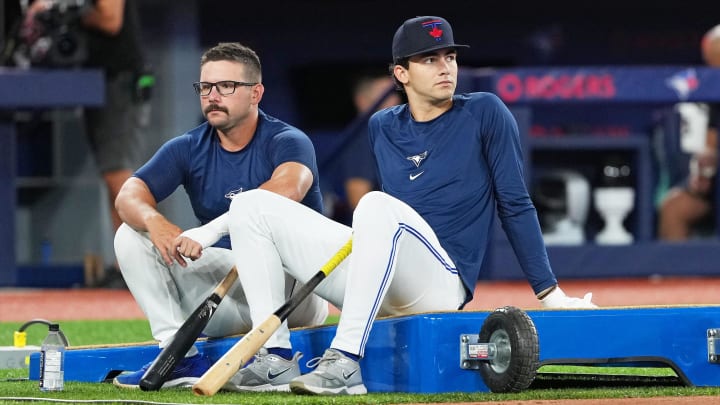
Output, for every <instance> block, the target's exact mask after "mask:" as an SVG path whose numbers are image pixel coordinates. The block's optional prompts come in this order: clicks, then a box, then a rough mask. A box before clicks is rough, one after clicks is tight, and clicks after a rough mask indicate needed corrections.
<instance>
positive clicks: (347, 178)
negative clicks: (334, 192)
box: [342, 74, 401, 211]
mask: <svg viewBox="0 0 720 405" xmlns="http://www.w3.org/2000/svg"><path fill="white" fill-rule="evenodd" d="M393 88H394V85H393V81H392V78H391V77H390V76H389V75H387V74H384V75H382V76H363V77H362V78H360V79H359V80H358V81H357V83H356V84H355V87H354V91H353V102H354V104H355V109H356V111H357V114H358V116H360V115H362V114H365V115H367V116H368V118H370V117H369V116H370V114H371V113H372V112H374V111H370V109H371V108H372V107H373V106H374V105H375V104H376V103H378V101H379V100H380V98H381V97H383V96H386V95H387V96H386V97H385V99H384V100H383V101H382V102H381V103H380V104H379V105H378V106H377V108H376V109H375V111H377V110H381V109H384V108H388V107H392V106H394V105H398V104H400V101H401V100H400V96H399V94H398V93H397V92H396V91H392V92H391V93H389V94H388V91H390V89H393ZM345 151H346V152H345V154H344V158H342V165H343V168H342V172H343V186H344V189H345V198H346V200H347V203H348V206H349V209H350V210H351V211H352V210H355V207H357V204H358V202H359V201H360V198H361V197H362V196H364V195H365V194H367V193H369V192H370V191H373V190H377V189H378V184H377V183H378V182H377V174H376V169H375V161H374V160H373V157H372V151H371V150H370V144H369V143H368V136H367V121H366V124H365V125H363V126H362V127H361V128H359V129H358V130H357V131H356V132H355V135H354V136H353V141H352V142H351V143H350V144H348V145H347V147H346V148H345Z"/></svg>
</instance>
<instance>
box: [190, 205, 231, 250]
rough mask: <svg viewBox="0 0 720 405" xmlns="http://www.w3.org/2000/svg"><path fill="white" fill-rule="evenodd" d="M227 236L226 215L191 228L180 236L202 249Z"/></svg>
mask: <svg viewBox="0 0 720 405" xmlns="http://www.w3.org/2000/svg"><path fill="white" fill-rule="evenodd" d="M227 234H228V214H227V213H225V214H223V215H220V216H219V217H217V218H215V219H213V220H212V221H210V222H208V223H207V224H205V225H203V226H199V227H197V228H191V229H188V230H186V231H185V232H183V233H181V234H180V236H184V237H186V238H190V239H192V240H194V241H195V242H197V243H199V244H200V245H202V247H203V249H205V248H207V247H209V246H212V245H214V244H215V243H216V242H217V241H219V240H220V238H222V237H223V236H225V235H227Z"/></svg>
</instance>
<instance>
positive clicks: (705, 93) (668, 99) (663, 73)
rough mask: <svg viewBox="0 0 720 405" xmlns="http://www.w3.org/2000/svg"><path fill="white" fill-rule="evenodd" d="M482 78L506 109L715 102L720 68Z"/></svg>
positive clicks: (585, 70) (534, 72) (521, 72)
mask: <svg viewBox="0 0 720 405" xmlns="http://www.w3.org/2000/svg"><path fill="white" fill-rule="evenodd" d="M482 76H485V79H488V78H489V79H490V88H491V90H490V91H492V92H493V93H495V94H497V95H498V96H499V97H500V98H501V99H502V100H503V101H504V102H505V103H507V104H514V103H557V102H572V103H583V102H590V103H593V102H604V103H608V102H610V103H613V102H638V103H676V102H681V101H710V102H714V101H720V69H717V68H709V67H700V66H660V67H580V68H557V69H553V68H550V69H548V68H518V69H493V70H486V71H483V72H481V73H479V74H478V76H477V78H478V79H479V80H483V77H482ZM488 76H489V77H488Z"/></svg>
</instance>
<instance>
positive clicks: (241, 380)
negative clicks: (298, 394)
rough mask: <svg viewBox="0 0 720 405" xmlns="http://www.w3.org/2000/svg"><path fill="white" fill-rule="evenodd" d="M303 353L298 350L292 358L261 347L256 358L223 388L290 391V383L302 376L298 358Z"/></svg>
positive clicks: (239, 390)
mask: <svg viewBox="0 0 720 405" xmlns="http://www.w3.org/2000/svg"><path fill="white" fill-rule="evenodd" d="M301 357H302V353H300V352H297V353H295V356H293V358H292V359H291V360H285V359H284V358H282V357H280V356H278V355H275V354H269V353H268V352H267V349H264V348H263V349H260V351H259V352H258V354H256V355H255V360H254V361H253V362H252V363H250V364H248V365H247V366H246V367H244V368H242V369H240V371H238V372H237V373H235V375H234V376H232V378H230V380H229V381H228V382H226V383H225V385H223V387H222V389H223V390H226V391H236V392H244V391H283V392H288V391H290V387H289V386H288V383H289V382H290V380H292V379H293V378H295V377H299V376H300V364H299V363H298V360H299V359H300V358H301Z"/></svg>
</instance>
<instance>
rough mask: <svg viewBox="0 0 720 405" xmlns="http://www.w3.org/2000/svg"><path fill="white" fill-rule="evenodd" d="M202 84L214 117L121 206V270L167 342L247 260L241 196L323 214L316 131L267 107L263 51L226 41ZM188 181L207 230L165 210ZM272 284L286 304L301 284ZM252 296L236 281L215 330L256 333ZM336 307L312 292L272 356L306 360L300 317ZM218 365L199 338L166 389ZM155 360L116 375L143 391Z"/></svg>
mask: <svg viewBox="0 0 720 405" xmlns="http://www.w3.org/2000/svg"><path fill="white" fill-rule="evenodd" d="M193 86H194V88H195V92H196V93H197V95H198V97H199V100H200V107H201V111H202V113H203V115H204V116H205V118H206V120H207V121H206V122H204V123H202V124H201V125H200V126H198V127H196V128H194V129H191V130H189V131H188V132H186V133H184V134H182V135H180V136H177V137H175V138H172V139H170V140H169V141H167V142H166V143H165V144H164V145H163V146H161V147H160V149H159V150H158V151H157V152H156V153H155V155H154V156H153V157H152V158H151V159H150V160H149V161H148V162H147V163H145V164H144V165H143V166H142V167H140V168H139V169H138V170H137V171H136V172H135V173H134V174H133V176H132V177H130V178H129V179H128V180H126V181H125V183H124V184H123V186H122V188H121V189H120V192H119V193H118V197H117V200H116V203H115V204H116V206H117V210H118V214H119V215H120V218H121V219H122V220H123V224H122V225H121V226H120V228H119V229H118V232H117V234H116V235H115V254H116V256H117V258H118V263H119V265H120V270H121V271H122V274H123V277H124V278H125V280H126V281H127V285H128V288H129V289H130V292H131V293H132V294H133V297H134V298H135V300H136V301H137V303H138V305H139V306H140V308H141V309H142V310H143V312H144V313H145V315H146V316H147V319H148V321H149V323H150V329H151V331H152V335H153V337H154V338H155V339H156V340H158V341H159V346H160V347H161V348H163V347H165V346H167V345H168V344H169V342H170V341H171V340H172V338H173V336H174V334H175V332H177V330H178V329H179V328H180V326H181V325H182V324H183V322H184V321H185V319H186V318H187V317H188V316H189V315H190V314H191V313H192V311H193V310H194V309H195V308H196V307H197V305H198V304H199V303H201V302H202V301H203V300H204V299H205V297H207V296H208V295H209V294H210V293H211V291H212V290H213V289H214V288H215V286H216V285H217V284H218V283H219V282H220V280H222V279H223V278H224V277H225V275H226V274H227V273H228V272H229V271H230V269H231V268H232V267H233V266H234V265H235V256H234V255H233V253H232V249H235V248H237V247H238V244H237V243H236V242H234V241H231V240H230V238H228V237H227V217H228V207H229V206H230V205H231V201H232V200H233V199H234V198H237V196H239V195H242V194H244V193H246V192H248V190H253V189H262V190H266V191H267V192H270V193H272V194H273V195H277V196H278V197H280V198H283V199H286V200H288V201H292V202H296V203H298V205H300V206H302V207H306V208H307V209H308V210H310V211H312V212H316V213H318V215H322V214H320V213H321V212H322V197H321V194H320V186H319V177H318V171H317V162H316V158H315V149H314V147H313V144H312V142H311V141H310V138H308V137H307V135H306V134H305V133H303V132H302V131H300V130H299V129H297V128H295V127H293V126H290V125H288V124H286V123H284V122H282V121H280V120H278V119H276V118H274V117H272V116H270V115H268V114H266V113H265V112H264V111H262V110H261V109H260V108H259V104H260V101H261V100H262V97H263V94H264V91H265V87H264V85H263V82H262V71H261V65H260V58H259V57H258V56H257V54H256V53H255V52H254V51H253V50H252V49H250V48H248V47H246V46H243V45H242V44H239V43H220V44H218V45H217V46H215V47H213V48H210V49H209V50H207V51H206V52H205V53H204V54H203V56H202V57H201V59H200V81H198V82H196V83H194V84H193ZM178 187H183V189H184V190H185V192H186V193H187V195H188V197H189V199H190V204H191V206H192V209H193V212H194V214H195V217H196V218H197V219H198V221H199V222H200V223H201V224H205V226H204V227H202V229H199V228H193V229H189V230H186V231H185V232H183V231H182V230H181V229H180V228H179V227H178V226H177V225H175V224H174V223H172V222H170V221H169V220H168V219H167V218H165V217H164V216H163V215H162V214H161V213H160V212H159V211H158V209H157V204H158V202H160V201H162V200H164V199H165V198H167V197H168V196H170V195H171V194H172V193H173V192H174V191H175V190H176V189H177V188H178ZM201 231H205V233H203V232H201ZM237 270H238V273H239V274H241V275H242V274H246V273H253V272H255V269H253V267H252V266H251V265H249V264H248V265H245V264H240V265H238V266H237ZM268 281H269V282H272V283H273V284H274V285H275V287H276V291H277V292H278V296H277V297H272V298H273V299H274V300H277V301H285V300H287V299H289V298H290V296H291V295H292V294H293V293H294V292H296V291H297V290H299V289H300V288H301V285H300V284H299V283H297V281H296V280H295V279H294V278H292V277H290V276H289V275H287V276H285V275H280V277H278V278H275V279H273V280H272V281H270V280H268ZM246 294H247V288H246V287H245V286H244V285H241V284H238V283H235V285H234V286H233V287H232V288H231V289H230V290H229V291H228V293H227V295H226V296H225V298H224V299H223V301H222V302H221V304H220V305H219V306H218V308H217V310H216V312H215V313H214V315H213V317H212V319H211V320H210V322H209V323H208V325H207V327H206V328H205V329H204V331H203V333H204V334H205V335H207V336H210V337H222V336H228V335H233V334H239V333H245V332H248V331H249V330H250V329H251V326H252V322H251V319H252V320H255V318H251V315H250V312H249V310H248V305H247V300H246V298H245V296H246ZM327 314H328V305H327V302H326V301H324V300H322V299H321V298H319V297H317V296H315V295H311V296H310V297H308V298H306V299H305V300H304V301H303V302H302V303H301V304H300V307H299V308H298V309H297V310H296V311H295V312H293V314H292V315H291V316H290V317H289V318H288V320H287V322H285V323H283V325H284V330H282V331H278V332H277V333H276V334H275V335H273V337H271V338H270V340H269V341H268V342H269V345H270V346H268V352H267V358H266V359H267V360H268V361H269V362H271V363H282V364H291V365H293V364H294V365H297V361H298V357H295V358H293V357H292V354H291V351H290V349H289V345H288V344H287V343H285V339H289V334H290V332H289V330H288V329H287V328H288V325H290V326H291V327H293V326H295V327H297V326H313V325H320V324H322V323H323V322H324V321H325V318H326V317H327ZM211 365H212V364H211V362H210V360H209V359H208V358H207V357H206V356H205V355H204V354H203V353H201V352H199V351H198V349H197V348H195V347H192V348H191V350H190V351H189V352H188V353H187V355H186V357H185V358H184V359H182V361H179V362H178V365H177V366H176V368H175V370H174V371H173V372H172V373H171V374H170V376H169V378H168V380H167V382H165V384H164V385H163V387H174V386H190V385H192V384H194V383H195V382H196V381H197V380H198V379H199V377H200V376H202V374H203V373H205V371H207V369H208V368H209V367H210V366H211ZM149 366H150V364H147V365H145V366H144V367H143V368H141V369H140V370H138V371H134V372H128V373H124V374H121V375H119V376H117V377H116V378H115V379H114V381H113V383H114V384H115V385H117V386H119V387H128V388H137V387H138V386H139V382H140V379H141V378H142V376H143V375H144V374H145V372H146V371H147V369H148V367H149ZM256 366H261V363H260V362H258V364H257V365H256ZM296 371H297V370H296ZM298 372H299V371H298ZM290 375H292V373H285V374H283V375H282V376H281V375H280V374H278V378H275V379H273V382H274V383H276V384H281V383H282V381H283V378H285V377H288V376H290ZM285 388H286V389H287V381H285Z"/></svg>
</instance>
